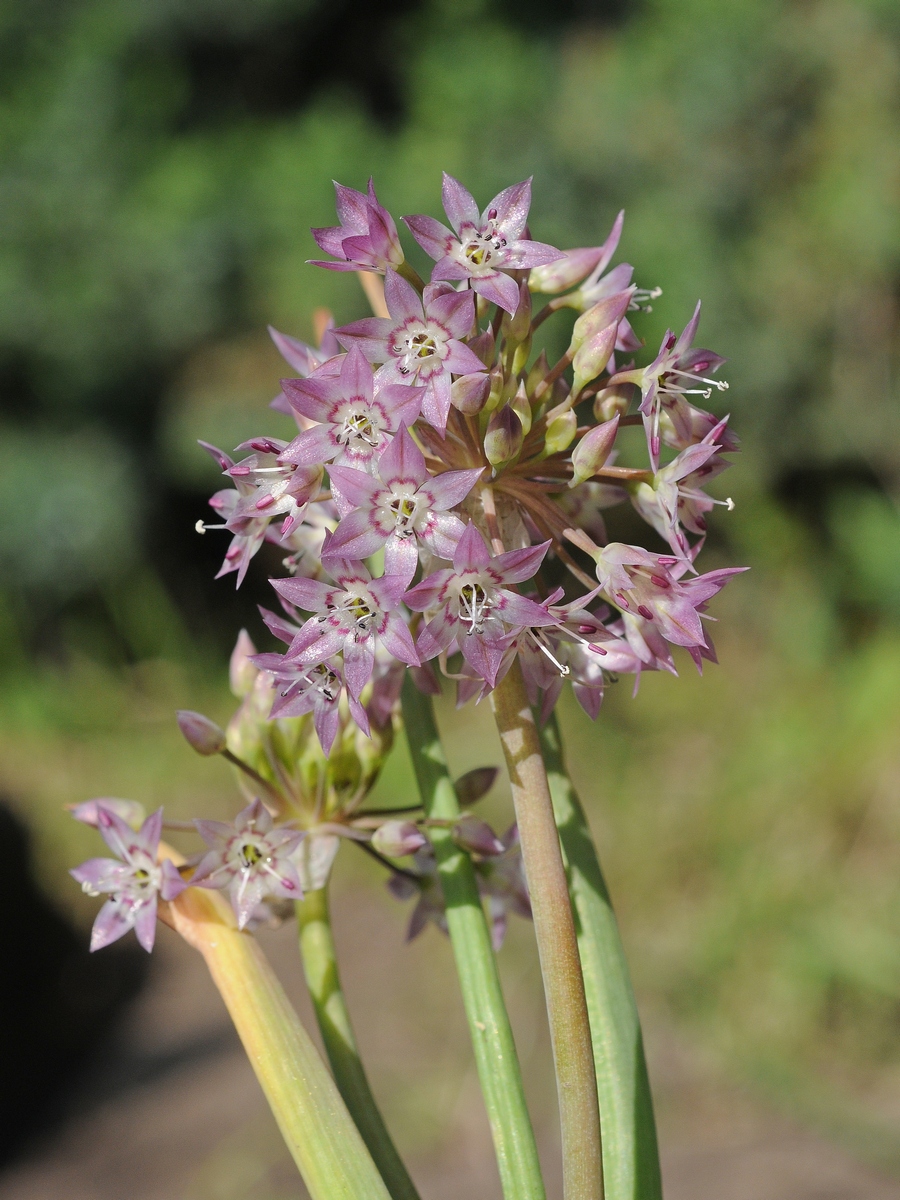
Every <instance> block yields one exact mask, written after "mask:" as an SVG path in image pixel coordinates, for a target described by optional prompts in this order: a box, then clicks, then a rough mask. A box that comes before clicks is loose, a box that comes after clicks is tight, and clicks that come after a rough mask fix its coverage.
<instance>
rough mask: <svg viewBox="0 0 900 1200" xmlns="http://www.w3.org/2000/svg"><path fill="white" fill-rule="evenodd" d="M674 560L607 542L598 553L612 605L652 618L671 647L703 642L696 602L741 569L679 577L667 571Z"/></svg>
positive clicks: (599, 572) (600, 572)
mask: <svg viewBox="0 0 900 1200" xmlns="http://www.w3.org/2000/svg"><path fill="white" fill-rule="evenodd" d="M678 561H679V560H678V559H677V558H668V557H666V556H663V555H659V554H651V553H650V552H649V551H648V550H643V549H642V548H641V547H640V546H626V545H624V544H623V543H622V542H611V543H610V544H609V545H608V546H604V547H603V548H602V550H599V551H598V552H597V555H596V563H597V578H598V579H599V581H600V585H601V587H602V588H603V590H604V592H605V593H606V594H607V595H608V596H609V598H610V599H611V600H612V602H613V603H614V604H616V605H617V606H618V607H619V608H621V609H622V610H623V611H624V612H626V613H636V614H637V615H638V616H641V617H643V618H644V620H645V621H652V622H654V624H655V625H656V627H657V628H658V630H659V632H660V633H661V634H662V636H663V637H664V638H665V639H666V641H668V642H671V643H672V644H673V645H674V646H686V647H691V646H705V645H706V636H705V634H704V632H703V626H702V624H701V622H700V616H699V612H698V609H699V608H700V605H702V604H704V603H705V602H706V601H707V600H709V599H710V598H711V597H712V596H714V595H715V594H716V592H718V591H720V590H721V589H722V588H723V587H724V586H725V584H726V583H727V582H728V580H729V579H730V578H731V576H732V575H735V574H738V573H739V572H740V571H741V570H744V569H745V568H742V567H731V568H726V569H724V570H719V571H710V572H709V573H708V574H706V575H700V576H698V577H697V578H695V579H691V580H688V581H686V582H681V581H680V580H679V578H678V576H677V574H675V573H673V572H672V571H671V570H670V568H672V567H676V566H677V565H678Z"/></svg>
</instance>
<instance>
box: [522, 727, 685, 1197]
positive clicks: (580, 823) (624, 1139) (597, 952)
mask: <svg viewBox="0 0 900 1200" xmlns="http://www.w3.org/2000/svg"><path fill="white" fill-rule="evenodd" d="M541 746H542V748H543V751H544V762H545V763H546V765H547V775H548V778H549V780H550V793H551V795H552V797H553V811H554V813H555V815H556V825H557V828H558V830H559V837H560V841H561V842H562V849H563V856H564V858H565V861H566V867H567V869H568V874H569V890H570V893H571V896H572V903H573V905H574V907H575V929H576V933H577V935H578V949H579V951H580V952H581V967H582V970H583V972H584V990H585V995H586V997H587V1006H588V1013H589V1014H590V1018H591V1036H592V1039H593V1043H594V1065H595V1067H596V1071H597V1090H598V1094H599V1097H600V1119H601V1121H602V1124H603V1178H604V1182H605V1184H606V1197H607V1200H661V1197H662V1180H661V1177H660V1170H659V1149H658V1147H657V1143H656V1122H655V1121H654V1118H653V1100H652V1097H651V1094H650V1081H649V1079H648V1076H647V1063H646V1060H645V1058H644V1042H643V1038H642V1037H641V1025H640V1020H639V1018H638V1011H637V1005H636V1003H635V999H634V992H633V990H632V987H631V980H630V978H629V975H628V964H627V962H626V961H625V949H624V947H623V945H622V939H621V937H620V936H619V928H618V925H617V924H616V917H615V913H614V912H613V908H612V904H611V902H610V898H609V892H608V891H607V888H606V883H605V881H604V879H603V872H602V870H601V869H600V862H599V860H598V858H597V851H596V850H595V848H594V843H593V840H592V839H591V832H590V829H589V827H588V823H587V818H586V817H585V815H584V809H583V808H582V807H581V801H580V800H579V798H578V793H577V792H576V791H575V789H574V787H573V786H572V783H571V780H570V779H569V777H568V775H567V774H566V769H565V764H564V761H563V748H562V740H561V738H560V733H559V726H558V724H557V721H556V716H555V715H553V716H551V718H550V720H549V721H548V722H547V723H546V725H545V726H544V728H543V730H542V731H541Z"/></svg>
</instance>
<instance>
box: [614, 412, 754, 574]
mask: <svg viewBox="0 0 900 1200" xmlns="http://www.w3.org/2000/svg"><path fill="white" fill-rule="evenodd" d="M725 425H726V422H725V421H720V422H719V424H718V425H716V426H715V427H714V428H713V429H711V430H710V432H709V433H708V434H707V435H706V437H705V438H704V439H703V441H702V442H698V443H697V444H696V445H693V446H688V447H687V448H686V449H684V450H682V451H681V453H680V454H678V455H676V456H675V458H673V459H672V461H671V462H670V463H668V464H667V465H666V466H664V467H661V468H660V469H659V470H658V471H657V472H656V474H655V475H654V477H653V481H652V482H651V483H647V482H644V481H639V482H638V483H637V484H636V485H635V486H634V488H633V490H632V492H631V502H632V504H633V505H634V507H635V508H636V509H637V511H638V512H639V513H640V514H641V516H642V517H643V518H644V520H645V521H646V522H647V523H648V524H649V525H652V526H653V528H654V529H655V530H656V531H657V533H658V534H659V535H660V537H663V538H665V539H666V541H667V542H668V543H669V545H670V546H671V547H672V549H673V551H674V552H675V553H676V554H677V555H679V557H684V556H687V555H688V554H689V550H690V547H689V545H688V540H687V538H686V537H685V534H684V531H683V529H682V525H683V526H684V527H685V528H686V529H688V530H689V531H690V532H691V533H696V534H699V535H700V536H705V534H706V520H705V518H704V516H703V514H704V513H705V512H710V511H711V510H712V508H713V507H714V506H715V505H717V504H722V505H724V506H725V507H726V508H728V509H729V510H730V509H732V508H733V507H734V502H733V501H732V500H713V499H712V498H711V497H710V496H707V495H706V493H705V492H704V491H703V487H705V486H706V484H708V483H710V482H711V481H712V480H713V479H715V478H716V476H717V475H720V474H721V473H722V471H724V470H726V469H727V468H728V467H730V466H731V464H730V463H729V462H728V461H727V459H724V458H723V457H722V455H721V453H720V452H721V449H722V447H721V445H720V444H719V437H720V435H721V434H722V433H724V431H725Z"/></svg>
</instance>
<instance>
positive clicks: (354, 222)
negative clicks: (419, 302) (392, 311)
mask: <svg viewBox="0 0 900 1200" xmlns="http://www.w3.org/2000/svg"><path fill="white" fill-rule="evenodd" d="M334 191H335V206H336V208H337V215H338V220H339V221H340V225H332V226H329V227H328V228H324V229H314V230H313V231H312V235H313V237H314V238H315V239H316V244H317V245H318V247H319V249H320V250H324V251H325V253H326V254H331V255H333V256H334V258H335V259H336V260H337V261H335V262H329V261H324V262H323V261H320V260H318V259H312V260H311V261H312V263H313V266H316V267H327V269H328V270H329V271H378V272H381V273H383V272H384V271H386V270H387V269H388V268H389V267H399V266H400V264H401V263H402V262H403V247H402V246H401V245H400V238H399V237H398V236H397V226H396V225H395V224H394V219H393V217H392V216H391V214H390V213H389V212H388V210H387V209H386V208H384V207H383V206H382V205H381V204H379V203H378V197H377V196H376V195H375V186H374V184H373V183H372V180H371V179H370V180H369V186H368V189H367V192H366V193H365V194H364V193H363V192H357V191H356V190H355V189H354V188H349V187H344V186H343V185H342V184H340V183H335V185H334Z"/></svg>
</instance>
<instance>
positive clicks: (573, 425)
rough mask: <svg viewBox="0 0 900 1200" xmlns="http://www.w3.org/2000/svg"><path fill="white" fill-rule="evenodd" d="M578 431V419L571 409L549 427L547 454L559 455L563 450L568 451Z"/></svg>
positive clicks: (546, 438)
mask: <svg viewBox="0 0 900 1200" xmlns="http://www.w3.org/2000/svg"><path fill="white" fill-rule="evenodd" d="M577 429H578V418H577V417H576V416H575V413H574V412H573V411H572V409H571V408H570V409H569V410H568V412H564V413H560V415H559V416H558V417H554V418H553V420H552V421H551V422H550V424H549V425H548V426H547V435H546V437H545V438H544V449H545V451H546V452H547V454H559V453H560V452H561V451H562V450H568V448H569V447H570V446H571V445H572V439H573V438H574V437H575V433H576V430H577Z"/></svg>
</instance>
